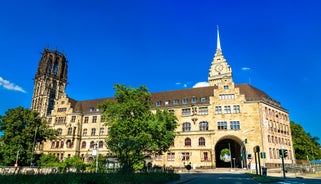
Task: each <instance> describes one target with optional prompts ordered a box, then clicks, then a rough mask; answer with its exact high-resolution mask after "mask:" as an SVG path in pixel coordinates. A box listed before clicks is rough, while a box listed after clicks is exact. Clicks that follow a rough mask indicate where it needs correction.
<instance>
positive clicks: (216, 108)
mask: <svg viewBox="0 0 321 184" xmlns="http://www.w3.org/2000/svg"><path fill="white" fill-rule="evenodd" d="M215 114H222V107H221V106H215Z"/></svg>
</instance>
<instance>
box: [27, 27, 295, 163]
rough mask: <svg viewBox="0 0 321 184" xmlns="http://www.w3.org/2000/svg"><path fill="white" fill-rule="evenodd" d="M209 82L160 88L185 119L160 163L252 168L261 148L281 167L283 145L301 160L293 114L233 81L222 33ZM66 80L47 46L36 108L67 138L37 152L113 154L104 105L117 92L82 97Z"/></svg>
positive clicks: (159, 100)
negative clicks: (75, 94)
mask: <svg viewBox="0 0 321 184" xmlns="http://www.w3.org/2000/svg"><path fill="white" fill-rule="evenodd" d="M208 83H209V86H208V87H200V88H190V89H182V90H174V91H164V92H156V93H152V101H153V103H154V105H155V108H161V109H168V110H169V111H171V112H173V113H174V114H175V115H176V116H177V118H178V123H179V126H178V128H177V130H176V131H177V133H178V135H177V136H176V138H175V141H174V144H173V145H172V146H171V148H170V150H169V151H168V152H166V153H164V154H163V155H154V156H152V162H153V164H154V165H158V166H165V167H173V168H179V167H183V166H184V165H186V164H191V165H192V167H193V168H215V167H246V166H247V165H248V164H249V163H250V164H251V165H254V164H255V160H254V153H253V148H254V147H255V146H259V147H260V152H262V155H265V156H266V157H264V156H263V158H260V163H261V165H262V166H266V167H278V166H280V164H281V159H280V158H279V149H287V150H288V155H289V156H288V157H287V158H286V159H285V164H292V163H294V162H295V160H294V153H293V147H292V139H291V131H290V121H289V113H288V112H287V110H286V109H284V108H283V107H282V106H281V104H280V103H279V102H277V101H276V100H274V99H272V98H271V97H269V96H268V95H267V94H266V93H265V92H263V91H261V90H259V89H257V88H255V87H253V86H251V85H249V84H235V83H234V82H233V78H232V69H231V67H230V66H229V64H228V63H227V61H226V59H225V58H224V57H223V54H222V49H221V46H220V39H219V33H218V32H217V49H216V52H215V55H214V58H213V61H212V63H211V67H210V70H209V76H208ZM66 84H67V61H66V58H65V56H64V55H63V54H61V53H59V52H57V51H49V50H47V49H45V50H44V52H43V56H42V58H41V60H40V62H39V67H38V71H37V73H36V77H35V84H34V86H35V87H34V95H33V99H32V109H34V110H36V111H38V112H39V113H40V115H41V116H43V117H44V118H46V119H47V121H48V124H49V125H50V127H52V128H54V129H57V130H58V132H59V136H58V137H57V139H56V140H51V141H48V142H45V143H43V144H42V145H39V146H38V147H37V152H38V153H50V154H54V155H55V156H57V157H58V158H59V159H60V160H63V159H64V158H66V157H70V156H73V155H79V156H81V157H82V158H83V159H84V160H85V161H86V162H90V161H91V160H93V153H94V152H95V150H97V151H98V153H99V154H102V155H109V154H110V152H109V151H108V149H107V148H106V145H105V142H104V140H105V139H106V137H107V136H108V127H105V126H104V122H105V121H104V119H103V118H102V116H101V112H100V111H99V109H98V108H97V106H98V104H100V103H102V102H103V101H105V100H113V98H105V99H94V100H84V101H77V100H74V99H72V98H70V97H68V96H67V95H66V94H65V88H66ZM151 110H153V109H151ZM223 149H228V150H230V152H231V157H229V158H228V159H223V158H222V155H221V151H222V150H223ZM250 155H251V156H252V158H250V157H249V156H250Z"/></svg>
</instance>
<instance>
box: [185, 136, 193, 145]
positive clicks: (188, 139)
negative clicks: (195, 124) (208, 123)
mask: <svg viewBox="0 0 321 184" xmlns="http://www.w3.org/2000/svg"><path fill="white" fill-rule="evenodd" d="M191 145H192V141H191V138H186V139H185V146H191Z"/></svg>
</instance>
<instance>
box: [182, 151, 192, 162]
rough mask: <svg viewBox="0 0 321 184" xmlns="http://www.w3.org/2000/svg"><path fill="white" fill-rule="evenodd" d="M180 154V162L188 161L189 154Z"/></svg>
mask: <svg viewBox="0 0 321 184" xmlns="http://www.w3.org/2000/svg"><path fill="white" fill-rule="evenodd" d="M181 154H182V155H181V157H182V161H189V159H190V154H189V152H182V153H181Z"/></svg>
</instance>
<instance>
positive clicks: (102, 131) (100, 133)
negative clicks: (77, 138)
mask: <svg viewBox="0 0 321 184" xmlns="http://www.w3.org/2000/svg"><path fill="white" fill-rule="evenodd" d="M104 133H105V128H103V127H101V128H100V129H99V135H104Z"/></svg>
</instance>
